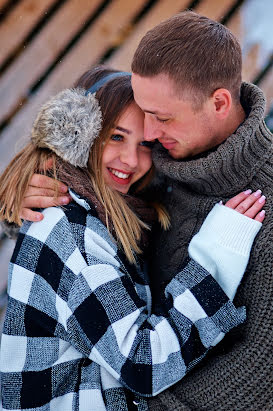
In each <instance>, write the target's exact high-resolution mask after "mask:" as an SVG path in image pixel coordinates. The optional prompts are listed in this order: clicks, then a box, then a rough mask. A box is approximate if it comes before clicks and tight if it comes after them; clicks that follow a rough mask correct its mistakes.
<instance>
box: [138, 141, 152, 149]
mask: <svg viewBox="0 0 273 411" xmlns="http://www.w3.org/2000/svg"><path fill="white" fill-rule="evenodd" d="M140 145H141V146H143V147H148V148H153V146H154V145H155V142H154V141H141V143H140Z"/></svg>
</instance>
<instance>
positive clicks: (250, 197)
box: [225, 190, 266, 223]
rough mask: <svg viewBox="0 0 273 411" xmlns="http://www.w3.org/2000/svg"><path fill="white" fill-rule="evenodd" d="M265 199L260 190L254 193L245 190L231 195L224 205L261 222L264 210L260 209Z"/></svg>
mask: <svg viewBox="0 0 273 411" xmlns="http://www.w3.org/2000/svg"><path fill="white" fill-rule="evenodd" d="M265 201H266V198H265V196H264V195H262V192H261V190H257V191H256V192H255V193H252V192H251V190H247V191H244V192H242V193H240V194H238V195H237V196H235V197H232V198H231V199H230V200H229V201H227V202H226V204H225V206H226V207H229V208H232V209H233V210H235V211H238V212H239V213H240V214H244V215H245V216H246V217H249V218H252V219H254V220H256V221H259V222H260V223H262V222H263V220H264V217H265V211H264V210H262V208H263V206H264V204H265ZM261 210H262V211H261Z"/></svg>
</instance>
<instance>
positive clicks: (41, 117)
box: [31, 72, 131, 168]
mask: <svg viewBox="0 0 273 411" xmlns="http://www.w3.org/2000/svg"><path fill="white" fill-rule="evenodd" d="M128 75H131V74H130V73H125V72H117V73H112V74H109V75H106V76H105V77H103V78H102V79H100V80H99V81H97V82H96V83H95V84H93V86H92V87H90V88H89V89H88V90H84V89H80V88H76V89H66V90H63V91H61V92H60V93H59V94H57V95H56V96H55V97H53V98H52V99H51V100H49V101H48V102H47V103H46V104H45V105H43V106H42V108H41V110H40V112H39V113H38V116H37V117H36V120H35V121H34V124H33V128H32V134H31V141H32V143H33V144H34V145H36V146H37V147H41V148H49V149H50V150H52V151H53V152H54V153H56V154H57V155H58V156H59V157H61V158H62V159H63V160H65V161H67V162H68V163H70V164H72V165H73V166H75V167H82V168H85V167H87V164H88V159H89V153H90V150H91V147H92V145H93V143H94V141H95V139H96V138H97V137H98V136H99V133H100V130H101V126H102V113H101V109H100V106H99V102H98V100H97V99H96V97H95V93H96V91H97V90H99V88H100V87H101V86H103V85H104V84H105V83H107V82H108V81H109V80H111V79H113V78H116V77H121V76H128Z"/></svg>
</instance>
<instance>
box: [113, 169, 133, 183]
mask: <svg viewBox="0 0 273 411" xmlns="http://www.w3.org/2000/svg"><path fill="white" fill-rule="evenodd" d="M107 170H108V173H109V175H110V177H111V178H112V179H113V180H114V181H115V182H117V183H119V184H122V185H126V184H129V183H130V181H131V180H132V177H133V175H134V173H128V172H126V171H123V170H117V169H115V168H110V167H108V168H107Z"/></svg>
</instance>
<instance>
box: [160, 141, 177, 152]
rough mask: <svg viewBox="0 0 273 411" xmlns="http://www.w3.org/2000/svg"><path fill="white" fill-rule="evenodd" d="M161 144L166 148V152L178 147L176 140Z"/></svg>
mask: <svg viewBox="0 0 273 411" xmlns="http://www.w3.org/2000/svg"><path fill="white" fill-rule="evenodd" d="M159 141H160V140H159ZM160 143H161V144H162V146H163V147H164V148H166V150H171V149H172V148H174V146H175V145H176V141H175V140H169V141H168V140H161V141H160Z"/></svg>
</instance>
